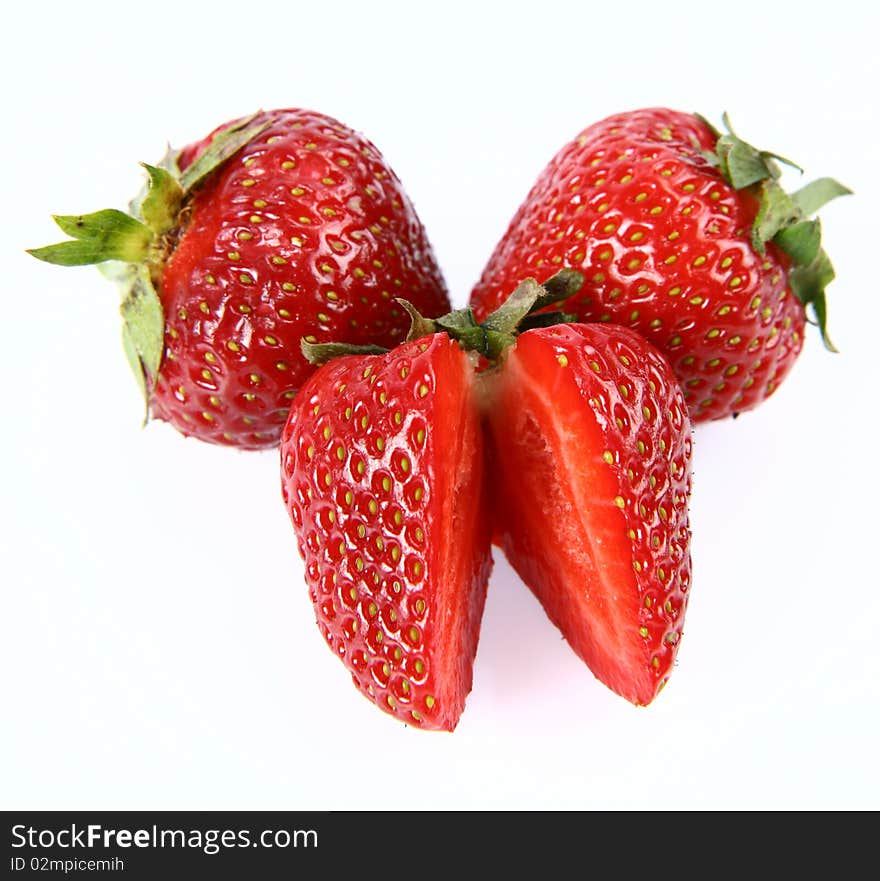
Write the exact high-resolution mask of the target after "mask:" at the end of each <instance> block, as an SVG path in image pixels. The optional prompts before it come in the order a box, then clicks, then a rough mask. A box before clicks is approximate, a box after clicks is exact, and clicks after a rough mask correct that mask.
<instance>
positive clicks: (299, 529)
mask: <svg viewBox="0 0 880 881" xmlns="http://www.w3.org/2000/svg"><path fill="white" fill-rule="evenodd" d="M313 355H314V353H313ZM474 381H475V380H474V371H473V367H472V365H471V362H470V359H469V358H468V356H467V355H465V353H464V352H463V351H462V350H461V348H460V347H459V346H458V344H457V343H455V342H454V341H453V340H451V339H450V338H449V337H448V336H447V335H446V334H443V333H438V334H434V335H432V336H428V337H424V338H422V339H418V340H414V341H412V342H407V343H404V344H403V345H401V346H399V347H397V348H395V349H394V350H393V351H391V352H388V353H386V354H379V355H370V354H367V355H347V356H344V357H340V358H338V359H336V360H333V361H331V362H330V363H327V364H325V365H324V366H323V367H321V368H320V369H319V370H318V371H317V373H315V374H314V375H313V376H312V377H311V379H310V380H309V381H308V382H307V384H306V385H305V386H304V387H303V389H302V391H301V393H300V394H299V395H298V396H297V398H296V399H295V400H294V402H293V406H292V408H291V411H290V417H289V419H288V422H287V425H286V427H285V429H284V432H283V436H282V440H281V461H282V490H283V495H284V500H285V503H286V505H287V508H288V511H289V514H290V518H291V521H292V523H293V526H294V530H295V532H296V535H297V539H298V545H299V550H300V553H301V555H302V557H303V559H304V561H305V564H306V580H307V583H308V587H309V594H310V596H311V599H312V603H313V604H314V608H315V614H316V616H317V621H318V624H319V626H320V628H321V631H322V633H323V634H324V637H325V638H326V640H327V643H328V645H329V646H330V648H331V649H332V650H333V651H334V652H335V653H336V654H337V656H338V657H339V658H340V659H341V660H342V661H343V663H344V664H345V666H346V667H347V668H348V669H349V671H350V672H351V675H352V679H353V680H354V683H355V685H356V686H357V687H358V688H359V689H360V690H361V691H362V692H363V693H364V694H365V695H366V696H367V697H368V698H370V699H371V700H373V701H374V702H375V703H376V704H377V705H378V706H379V707H380V708H381V709H383V710H385V711H386V712H388V713H391V714H392V715H394V716H396V717H397V718H399V719H401V720H403V721H405V722H408V723H410V724H415V725H418V726H419V727H422V728H432V729H444V730H448V731H451V730H452V729H453V728H455V726H456V724H457V723H458V720H459V717H460V716H461V713H462V711H463V709H464V703H465V698H466V697H467V695H468V693H469V692H470V689H471V681H472V668H473V661H474V656H475V653H476V649H477V638H478V635H479V630H480V620H481V617H482V612H483V605H484V601H485V596H486V585H487V582H488V578H489V572H490V570H491V565H492V560H491V554H490V518H489V515H488V512H487V510H486V503H485V493H484V489H485V485H486V481H485V475H484V447H483V440H482V434H481V426H480V416H479V411H478V408H477V406H476V403H475V400H476V399H475V396H474Z"/></svg>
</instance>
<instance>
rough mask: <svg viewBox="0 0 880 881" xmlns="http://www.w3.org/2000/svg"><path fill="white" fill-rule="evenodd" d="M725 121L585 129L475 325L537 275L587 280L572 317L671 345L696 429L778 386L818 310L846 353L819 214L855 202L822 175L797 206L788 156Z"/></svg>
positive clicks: (514, 227)
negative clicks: (752, 141) (788, 187)
mask: <svg viewBox="0 0 880 881" xmlns="http://www.w3.org/2000/svg"><path fill="white" fill-rule="evenodd" d="M725 124H726V125H727V127H728V132H727V133H726V134H721V133H720V132H718V131H717V130H716V129H714V128H713V127H712V126H710V125H709V124H708V123H707V122H706V121H705V120H703V119H702V118H701V117H699V116H695V115H692V114H687V113H681V112H678V111H674V110H668V109H664V108H651V109H646V110H637V111H633V112H628V113H621V114H618V115H615V116H611V117H609V118H607V119H605V120H603V121H601V122H598V123H596V124H595V125H592V126H589V127H588V128H586V129H584V130H583V131H582V132H581V133H580V134H579V135H578V136H577V137H576V138H575V139H574V140H573V141H571V142H570V143H568V144H567V145H566V146H564V147H563V148H562V149H561V150H560V151H559V153H557V155H556V156H555V157H554V158H553V159H552V160H551V162H550V163H549V165H548V166H547V167H546V168H545V169H544V171H543V172H542V173H541V175H540V176H539V178H538V180H537V182H536V183H535V185H534V187H533V188H532V190H531V192H530V193H529V194H528V196H527V197H526V199H525V201H524V202H523V203H522V205H521V206H520V208H519V210H518V211H517V212H516V214H515V216H514V218H513V220H512V221H511V223H510V226H509V228H508V230H507V232H506V234H505V235H504V237H503V238H502V239H501V241H500V242H499V243H498V245H497V247H496V249H495V252H494V253H493V255H492V256H491V258H490V260H489V262H488V264H487V265H486V268H485V270H484V272H483V274H482V277H481V278H480V280H479V282H478V283H477V285H476V286H475V288H474V290H473V292H472V294H471V304H472V305H473V308H474V311H475V313H476V315H477V317H478V318H482V317H485V316H486V315H488V314H489V313H490V312H491V311H492V310H493V309H495V308H496V307H497V306H498V304H499V303H500V302H501V301H502V299H503V297H504V294H505V292H506V291H508V290H510V289H511V287H512V286H513V285H514V284H515V283H516V282H517V281H518V280H519V279H520V278H522V277H524V276H527V275H534V276H535V277H536V278H537V280H538V281H541V280H542V279H544V278H546V276H547V275H549V274H550V273H551V272H555V271H556V270H558V269H559V268H560V267H570V268H573V269H578V270H580V271H581V272H583V274H584V276H585V278H586V283H585V285H584V287H583V289H582V290H581V292H580V294H579V295H578V296H577V297H575V298H573V299H572V300H570V301H569V302H568V303H567V304H566V309H567V310H568V311H571V312H572V313H574V314H575V315H576V316H577V317H578V319H579V320H581V321H584V322H612V323H616V324H622V325H625V326H627V327H630V328H632V329H633V330H636V331H638V332H639V333H640V334H641V335H642V336H644V337H645V338H646V339H648V340H649V341H650V342H651V343H652V344H654V345H655V346H656V347H657V348H658V349H660V351H662V352H663V353H664V354H665V355H666V357H667V358H668V359H669V361H670V363H671V364H672V366H673V368H674V370H675V373H676V375H677V376H678V378H679V381H680V382H681V384H682V385H683V387H684V393H685V399H686V400H687V403H688V407H689V410H690V413H691V416H692V419H693V420H694V421H695V422H699V421H704V420H709V419H719V418H722V417H725V416H730V415H735V414H737V413H739V412H741V411H744V410H748V409H750V408H752V407H755V406H756V405H757V404H759V403H760V402H761V401H763V400H764V399H765V398H767V397H768V396H769V395H771V394H772V393H773V392H774V391H775V389H776V388H778V386H779V384H780V383H781V382H782V380H783V379H784V378H785V377H786V375H787V374H788V373H789V371H790V370H791V368H792V366H793V364H794V362H795V360H796V359H797V357H798V354H799V353H800V351H801V349H802V346H803V342H804V325H805V321H806V319H807V309H809V310H810V312H811V313H812V317H813V319H814V320H815V322H816V323H817V324H818V326H819V331H820V333H821V336H822V339H823V340H824V342H825V344H826V345H827V346H828V347H829V348H833V347H832V346H831V343H830V341H829V339H828V336H827V331H826V305H825V287H826V285H827V284H828V283H829V282H830V281H831V280H832V279H833V277H834V271H833V269H832V266H831V262H830V261H829V259H828V257H827V255H826V254H825V252H824V251H823V250H822V248H821V244H820V227H819V221H818V220H809V219H808V218H809V217H810V216H811V215H812V214H813V213H814V212H815V211H817V210H818V209H819V208H820V207H821V206H822V205H824V204H825V203H826V202H827V201H828V200H830V199H832V198H834V197H836V196H839V195H842V194H844V193H848V192H849V190H847V189H846V188H845V187H843V186H842V185H841V184H839V183H837V182H836V181H834V180H832V179H830V178H821V179H819V180H816V181H814V182H813V183H811V184H808V185H806V186H805V187H803V188H802V189H800V190H798V191H797V192H795V193H793V194H792V195H788V194H787V193H786V192H785V191H784V190H783V189H782V187H781V186H780V184H779V182H778V178H779V176H780V171H779V166H778V165H777V163H776V161H775V160H779V159H781V157H778V156H775V154H771V153H767V152H766V151H759V150H756V149H755V148H753V147H751V146H750V145H749V144H747V143H746V142H745V141H743V140H742V139H741V138H739V137H738V136H737V135H736V134H735V133H734V132H733V131H732V130H731V129H730V126H729V123H728V121H727V118H726V116H725ZM781 161H783V162H788V160H781ZM788 164H790V163H788Z"/></svg>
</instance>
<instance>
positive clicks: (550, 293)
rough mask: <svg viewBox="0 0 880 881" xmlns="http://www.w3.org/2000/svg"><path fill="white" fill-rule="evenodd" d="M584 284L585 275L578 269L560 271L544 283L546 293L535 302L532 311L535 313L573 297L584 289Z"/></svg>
mask: <svg viewBox="0 0 880 881" xmlns="http://www.w3.org/2000/svg"><path fill="white" fill-rule="evenodd" d="M583 284H584V274H583V273H582V272H578V271H577V270H576V269H560V270H559V272H557V273H556V274H555V275H551V276H550V278H548V279H547V281H545V282H544V284H543V285H542V287H543V288H544V293H542V294H541V295H540V296H539V297H538V299H537V300H536V301H535V304H534V306H532V309H531V311H532V312H535V311H537V310H538V309H543V308H544V307H545V306H550V305H552V304H553V303H558V302H559V301H560V300H567V299H568V298H569V297H573V296H574V295H575V294H576V293H577V292H578V291H579V290H580V289H581V288H582V287H583Z"/></svg>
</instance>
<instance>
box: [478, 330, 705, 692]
mask: <svg viewBox="0 0 880 881" xmlns="http://www.w3.org/2000/svg"><path fill="white" fill-rule="evenodd" d="M489 385H490V388H489V391H488V393H487V397H488V401H489V405H488V408H487V412H488V424H489V427H490V435H491V442H490V448H491V461H492V473H491V476H490V480H491V483H492V486H493V488H494V499H495V503H496V504H495V518H496V529H497V531H498V535H499V543H500V545H501V547H502V548H503V549H504V553H505V555H506V556H507V558H508V560H509V561H510V563H511V565H512V566H513V567H514V569H516V571H517V572H518V573H519V574H520V576H521V577H522V579H523V581H525V582H526V584H528V586H529V587H530V588H531V589H532V591H533V592H534V594H535V596H536V597H537V598H538V600H539V601H540V602H541V604H542V605H543V607H544V609H545V610H546V612H547V614H548V616H549V617H550V619H551V620H552V621H553V622H554V623H555V624H556V625H557V627H559V629H560V631H561V632H562V634H563V636H564V637H565V638H566V640H567V641H568V643H569V644H570V645H571V647H572V649H573V650H574V651H575V652H576V654H577V655H578V656H579V657H580V658H581V659H582V660H583V661H585V662H586V664H587V665H588V666H589V667H590V669H591V670H592V671H593V673H594V675H595V676H596V677H597V678H598V679H599V680H600V681H602V682H603V683H604V684H605V685H607V686H608V687H609V688H610V689H612V690H613V691H614V692H616V693H617V694H619V695H621V696H622V697H624V698H626V699H627V700H629V701H632V702H633V703H635V704H648V703H650V702H651V701H652V700H653V698H654V696H655V695H656V694H657V692H658V691H659V689H660V688H661V687H662V685H663V684H664V683H665V681H666V680H667V678H668V677H669V675H670V673H671V671H672V664H673V661H674V659H675V654H676V651H677V649H678V642H679V639H680V637H681V633H682V626H683V622H684V614H685V608H686V604H687V599H688V588H689V586H690V581H691V561H690V530H689V525H688V499H689V495H690V456H691V436H690V421H689V417H688V413H687V408H686V405H685V403H684V399H683V396H682V392H681V389H680V387H679V386H678V384H677V383H676V381H675V376H674V374H673V373H672V371H671V369H670V367H669V365H668V363H667V362H666V360H665V359H664V358H663V356H662V355H661V354H660V353H659V352H658V351H657V350H656V349H655V348H654V347H653V346H652V345H650V344H649V343H646V342H645V341H644V340H643V339H642V338H641V337H640V336H638V334H636V333H635V332H634V331H631V330H629V329H628V328H624V327H617V326H614V325H600V324H591V325H583V324H571V325H560V326H556V327H549V328H541V329H535V330H529V331H527V332H525V333H523V334H521V335H520V336H519V338H518V339H517V341H516V344H515V345H514V346H513V347H511V349H510V350H509V352H508V353H507V354H506V357H505V359H504V362H503V366H502V368H501V369H500V370H499V371H498V373H497V375H496V376H495V377H493V381H492V382H491V383H490V384H489Z"/></svg>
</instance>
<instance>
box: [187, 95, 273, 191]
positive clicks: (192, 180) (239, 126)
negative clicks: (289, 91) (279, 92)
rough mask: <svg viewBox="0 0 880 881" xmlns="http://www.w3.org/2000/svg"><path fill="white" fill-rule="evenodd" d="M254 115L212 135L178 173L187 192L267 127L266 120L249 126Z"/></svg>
mask: <svg viewBox="0 0 880 881" xmlns="http://www.w3.org/2000/svg"><path fill="white" fill-rule="evenodd" d="M256 116H257V114H256V113H254V114H252V115H251V116H249V117H247V119H242V120H239V121H238V122H236V123H233V124H232V125H230V126H228V127H227V128H225V129H223V130H222V131H220V132H218V133H217V134H216V135H214V138H213V139H212V141H211V143H210V145H209V146H208V148H207V149H206V150H205V151H204V152H203V153H202V154H201V156H199V158H198V159H196V160H195V162H193V163H192V164H191V165H189V166H188V167H187V168H186V170H185V171H184V172H183V173H182V174H181V175H180V185H181V186H182V187H183V189H184V191H185V192H187V193H188V192H189V191H190V190H191V189H192V188H193V187H194V186H195V185H196V184H197V183H199V182H200V181H201V180H203V179H204V178H205V177H206V176H207V175H209V174H210V173H211V172H212V171H214V170H215V169H216V168H219V167H220V166H221V165H222V164H223V163H224V162H226V160H227V159H229V158H230V157H231V156H234V155H235V154H236V153H237V152H238V151H239V150H240V149H241V148H242V147H243V146H244V145H245V144H247V143H248V142H249V141H252V140H253V139H254V138H255V137H256V136H257V135H258V134H260V132H262V131H264V130H265V129H266V128H267V127H268V125H269V123H268V122H264V123H260V124H258V125H250V126H249V125H248V123H250V122H251V121H252V120H253V119H254V118H255V117H256Z"/></svg>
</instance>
